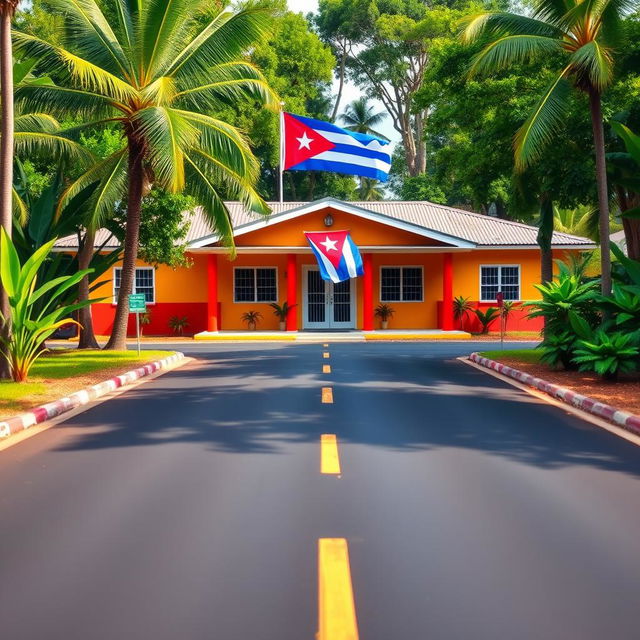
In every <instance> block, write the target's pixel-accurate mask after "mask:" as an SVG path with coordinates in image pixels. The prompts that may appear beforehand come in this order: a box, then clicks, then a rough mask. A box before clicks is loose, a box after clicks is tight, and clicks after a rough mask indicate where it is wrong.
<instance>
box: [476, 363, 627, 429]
mask: <svg viewBox="0 0 640 640" xmlns="http://www.w3.org/2000/svg"><path fill="white" fill-rule="evenodd" d="M469 360H471V361H472V362H475V363H476V364H479V365H481V366H483V367H487V368H488V369H493V370H494V371H497V372H498V373H501V374H502V375H503V376H507V377H509V378H513V379H514V380H517V381H518V382H521V383H522V384H526V385H529V386H530V387H533V388H534V389H538V390H539V391H543V392H544V393H547V394H548V395H550V396H552V397H553V398H557V399H558V400H561V401H562V402H565V403H566V404H570V405H572V406H574V407H577V408H578V409H582V411H586V412H587V413H590V414H592V415H594V416H598V417H599V418H604V419H605V420H610V421H611V422H613V423H615V424H617V425H618V426H620V427H622V428H623V429H626V430H627V431H630V432H631V433H633V434H635V435H640V416H638V415H635V414H633V413H629V412H627V411H621V410H620V409H616V408H615V407H612V406H611V405H608V404H604V403H603V402H598V401H597V400H594V399H593V398H590V397H589V396H583V395H582V394H580V393H576V392H575V391H571V389H567V388H566V387H560V386H558V385H557V384H553V383H551V382H547V381H546V380H543V379H542V378H536V377H535V376H532V375H531V374H529V373H525V372H524V371H520V370H519V369H514V368H513V367H508V366H507V365H506V364H502V363H500V362H496V361H495V360H490V359H489V358H483V357H482V356H481V355H479V354H478V353H472V354H471V355H470V356H469Z"/></svg>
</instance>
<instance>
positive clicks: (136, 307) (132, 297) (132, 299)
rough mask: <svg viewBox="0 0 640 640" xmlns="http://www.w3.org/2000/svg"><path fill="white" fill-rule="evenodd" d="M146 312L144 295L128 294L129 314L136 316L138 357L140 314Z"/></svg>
mask: <svg viewBox="0 0 640 640" xmlns="http://www.w3.org/2000/svg"><path fill="white" fill-rule="evenodd" d="M146 312H147V299H146V298H145V295H144V293H131V294H129V313H135V314H136V339H137V341H138V356H139V355H140V314H141V313H146Z"/></svg>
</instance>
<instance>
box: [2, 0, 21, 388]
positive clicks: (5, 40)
mask: <svg viewBox="0 0 640 640" xmlns="http://www.w3.org/2000/svg"><path fill="white" fill-rule="evenodd" d="M16 6H17V2H15V1H12V0H0V100H1V102H2V115H1V116H0V136H2V137H1V138H0V226H2V228H3V229H4V230H5V231H6V232H7V235H8V236H9V238H11V231H12V226H13V220H12V209H11V206H12V187H13V152H14V143H13V129H14V115H13V56H12V49H11V20H12V19H13V15H14V13H15V11H16ZM0 312H2V315H3V316H4V317H5V318H9V317H10V315H11V314H10V309H9V296H8V295H7V292H6V291H5V289H4V287H2V286H0ZM9 330H10V327H9V325H5V326H3V327H2V328H1V329H0V331H2V333H3V335H4V336H5V337H6V336H8V333H9ZM9 377H10V371H9V363H8V361H7V360H6V359H5V358H0V378H9Z"/></svg>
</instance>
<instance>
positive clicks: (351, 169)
mask: <svg viewBox="0 0 640 640" xmlns="http://www.w3.org/2000/svg"><path fill="white" fill-rule="evenodd" d="M287 171H332V172H334V173H346V174H348V175H351V176H362V177H363V178H373V179H374V180H379V181H380V182H386V181H387V179H388V178H389V174H388V173H387V172H386V171H381V170H380V169H374V168H373V167H363V166H361V165H358V164H350V163H346V162H331V161H328V160H314V159H313V158H311V159H309V160H305V161H304V162H300V163H299V164H296V165H294V166H293V167H289V168H288V169H287Z"/></svg>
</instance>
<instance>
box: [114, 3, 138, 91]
mask: <svg viewBox="0 0 640 640" xmlns="http://www.w3.org/2000/svg"><path fill="white" fill-rule="evenodd" d="M115 10H116V15H117V17H118V24H119V25H120V32H121V34H122V36H121V37H122V47H123V49H125V50H126V52H127V54H128V55H129V57H130V58H131V59H132V60H135V57H134V47H135V39H136V30H137V28H138V25H139V23H140V20H139V18H140V14H141V12H142V2H141V0H116V1H115ZM136 80H139V78H136Z"/></svg>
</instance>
